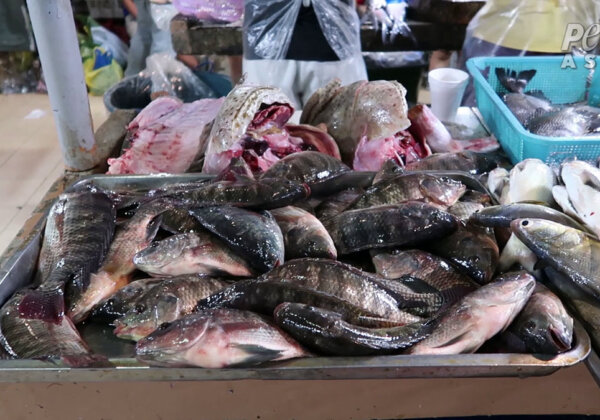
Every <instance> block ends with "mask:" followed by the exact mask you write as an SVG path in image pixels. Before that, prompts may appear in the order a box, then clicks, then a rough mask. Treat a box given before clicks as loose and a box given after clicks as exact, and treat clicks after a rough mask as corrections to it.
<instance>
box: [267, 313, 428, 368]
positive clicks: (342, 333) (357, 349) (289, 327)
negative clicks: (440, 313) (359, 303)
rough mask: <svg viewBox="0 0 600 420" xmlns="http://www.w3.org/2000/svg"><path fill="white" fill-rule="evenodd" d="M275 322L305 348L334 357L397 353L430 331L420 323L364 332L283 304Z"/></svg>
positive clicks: (337, 319)
mask: <svg viewBox="0 0 600 420" xmlns="http://www.w3.org/2000/svg"><path fill="white" fill-rule="evenodd" d="M275 322H276V323H277V325H279V326H280V327H281V328H282V329H283V330H284V331H286V332H287V333H288V334H290V335H291V336H292V337H293V338H295V339H296V340H298V341H299V342H300V343H301V344H303V345H305V346H306V347H308V348H311V349H314V350H316V351H318V352H319V353H324V354H332V355H336V356H364V355H370V354H389V353H397V352H399V351H401V350H403V349H406V348H408V347H410V346H412V345H414V344H416V343H418V342H419V341H421V340H423V339H424V338H425V337H427V336H428V335H429V333H430V330H431V329H432V326H431V325H429V324H424V323H421V322H417V323H413V324H408V325H404V326H400V327H391V328H364V327H359V326H356V325H352V324H350V323H348V322H346V321H344V319H343V317H342V316H341V315H340V314H338V313H336V312H332V311H328V310H326V309H321V308H315V307H312V306H308V305H305V304H302V303H282V304H281V305H279V306H278V307H277V308H275Z"/></svg>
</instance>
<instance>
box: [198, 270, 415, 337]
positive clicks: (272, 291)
mask: <svg viewBox="0 0 600 420" xmlns="http://www.w3.org/2000/svg"><path fill="white" fill-rule="evenodd" d="M283 302H295V303H305V304H307V305H311V306H315V307H318V308H323V309H328V310H331V311H334V312H337V313H339V314H340V315H342V317H343V319H344V320H345V321H348V322H351V323H353V324H356V325H361V326H365V327H369V326H396V325H405V324H410V323H412V322H418V321H421V320H422V318H420V317H418V316H415V315H411V314H409V313H408V312H402V311H398V312H395V313H390V314H389V315H388V316H386V317H381V316H380V315H379V314H378V313H380V312H381V309H379V310H377V312H378V313H376V312H373V311H370V310H368V309H366V308H365V306H364V305H363V304H361V305H360V306H357V305H353V304H352V303H350V302H347V301H345V300H342V299H340V298H339V297H336V296H334V295H333V294H330V293H324V292H320V291H317V290H314V289H311V288H308V287H303V286H301V285H298V284H294V283H293V282H279V281H265V280H264V279H259V280H243V281H239V282H237V283H234V284H232V285H231V286H229V287H227V288H226V289H224V290H222V291H220V292H218V293H215V294H214V295H212V296H209V297H208V298H206V299H202V300H201V301H199V302H198V305H197V306H196V311H197V312H201V311H204V310H207V309H214V308H223V307H225V308H235V309H245V310H250V311H254V312H259V313H263V314H266V315H272V314H273V310H274V309H275V308H276V307H277V305H279V304H280V303H283Z"/></svg>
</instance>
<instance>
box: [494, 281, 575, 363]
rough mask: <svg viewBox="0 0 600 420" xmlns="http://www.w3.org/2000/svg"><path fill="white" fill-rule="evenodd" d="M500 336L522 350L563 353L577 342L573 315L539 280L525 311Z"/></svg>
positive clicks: (527, 351)
mask: <svg viewBox="0 0 600 420" xmlns="http://www.w3.org/2000/svg"><path fill="white" fill-rule="evenodd" d="M500 338H501V339H502V340H503V341H504V342H506V343H509V345H511V346H513V347H515V350H517V351H519V352H522V353H541V354H558V353H563V352H565V351H567V350H569V349H570V348H571V344H572V342H573V318H571V317H570V316H569V314H568V313H567V310H566V309H565V307H564V306H563V304H562V302H561V301H560V299H559V298H558V297H557V296H556V295H555V294H554V293H552V292H551V291H550V290H548V289H547V288H546V287H545V286H543V285H542V284H541V283H537V285H536V287H535V289H534V291H533V294H532V295H531V297H530V298H529V300H528V301H527V304H526V305H525V307H524V308H523V310H522V311H521V313H519V315H518V316H517V317H516V318H515V320H514V321H513V323H512V324H511V325H510V326H509V327H508V329H507V330H506V331H505V332H503V333H502V334H501V336H500Z"/></svg>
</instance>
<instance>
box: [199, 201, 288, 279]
mask: <svg viewBox="0 0 600 420" xmlns="http://www.w3.org/2000/svg"><path fill="white" fill-rule="evenodd" d="M191 214H192V215H193V216H194V217H195V218H196V219H197V220H198V221H199V222H200V223H201V224H202V226H204V228H205V229H207V230H209V231H210V232H212V233H214V234H215V235H217V236H218V237H219V238H221V239H222V240H223V241H224V242H225V243H226V244H227V245H228V246H229V247H230V248H231V249H232V250H233V252H234V253H236V254H238V255H239V256H240V257H242V258H244V259H245V260H246V261H248V262H249V263H250V265H251V266H252V267H254V268H255V269H256V270H257V271H259V272H261V273H265V272H267V271H269V270H271V269H273V268H274V267H277V266H278V265H279V264H282V263H283V261H284V252H285V250H284V242H283V235H282V233H281V229H280V228H279V226H278V225H277V222H276V221H275V218H274V217H273V216H272V215H271V214H270V213H269V212H267V211H264V212H260V213H254V212H251V211H248V210H245V209H240V208H237V207H231V206H222V207H204V208H198V209H193V210H191Z"/></svg>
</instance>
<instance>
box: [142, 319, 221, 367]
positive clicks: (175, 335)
mask: <svg viewBox="0 0 600 420" xmlns="http://www.w3.org/2000/svg"><path fill="white" fill-rule="evenodd" d="M210 324H211V318H210V317H209V316H206V315H205V314H201V313H199V314H192V315H188V316H186V317H184V318H181V319H179V320H177V321H175V322H171V323H166V324H162V325H160V326H159V327H158V328H157V329H156V330H155V331H154V332H153V333H152V334H150V335H149V336H147V337H144V338H142V339H141V340H140V341H138V343H137V345H136V355H137V357H138V359H140V360H142V361H152V362H153V363H154V364H161V363H164V364H168V365H169V366H177V365H178V364H180V365H185V364H186V356H187V352H188V350H190V349H191V348H192V347H194V346H195V345H196V344H197V343H198V342H199V341H201V340H202V339H203V338H204V335H205V334H206V332H207V331H208V330H209V327H210Z"/></svg>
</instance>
